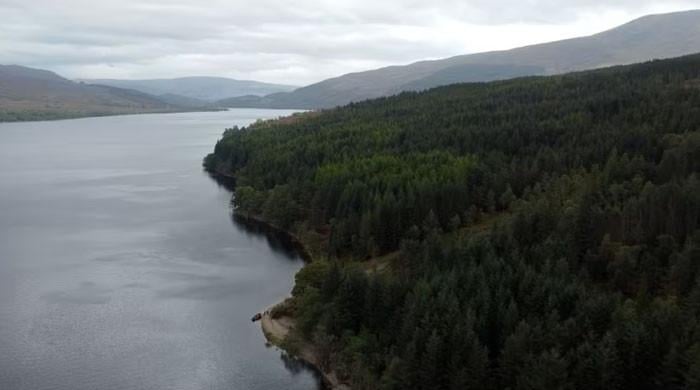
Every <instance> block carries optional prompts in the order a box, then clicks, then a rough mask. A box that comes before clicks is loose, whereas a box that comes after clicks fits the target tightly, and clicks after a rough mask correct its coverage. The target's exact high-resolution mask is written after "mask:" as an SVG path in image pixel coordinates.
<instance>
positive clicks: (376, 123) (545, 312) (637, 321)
mask: <svg viewBox="0 0 700 390" xmlns="http://www.w3.org/2000/svg"><path fill="white" fill-rule="evenodd" d="M204 163H205V166H206V167H207V168H208V169H210V170H212V171H218V172H222V173H226V174H231V175H234V176H235V177H236V179H237V184H238V187H237V191H236V196H235V199H234V202H235V206H236V208H237V210H238V212H239V213H242V214H249V215H253V216H256V217H258V218H262V219H265V220H267V221H269V222H270V223H273V224H275V225H277V226H281V227H283V228H285V229H288V230H290V231H292V232H294V233H296V234H297V236H299V237H302V239H303V240H306V241H307V243H311V242H314V247H315V248H314V249H315V250H314V251H313V253H316V256H315V259H314V262H312V263H311V264H310V265H307V266H306V267H305V268H304V270H302V271H301V272H300V273H299V274H298V275H297V281H296V286H295V288H294V291H293V299H292V300H291V301H290V302H288V303H287V304H286V305H285V307H284V308H282V309H279V310H277V312H282V314H289V315H292V316H293V317H294V318H295V319H296V321H297V327H296V334H294V335H293V336H291V337H290V338H289V340H287V342H288V345H290V346H293V345H294V340H307V341H311V342H313V343H314V344H315V345H316V350H317V351H318V354H319V356H320V358H319V361H320V362H321V365H322V366H324V367H333V368H334V369H335V370H336V372H337V374H338V375H339V376H340V377H341V378H345V380H347V381H349V382H351V383H352V384H353V388H355V389H494V390H495V389H630V390H632V389H634V390H639V389H642V390H643V389H697V388H700V387H699V386H700V178H699V177H698V174H699V173H700V172H699V171H700V56H690V57H685V58H679V59H673V60H665V61H656V62H651V63H645V64H640V65H633V66H626V67H617V68H611V69H604V70H598V71H590V72H584V73H574V74H569V75H564V76H553V77H533V78H524V79H517V80H512V81H501V82H492V83H487V84H466V85H456V86H449V87H442V88H437V89H433V90H430V91H426V92H423V93H404V94H401V95H399V96H396V97H391V98H383V99H378V100H373V101H367V102H363V103H359V104H352V105H349V106H347V107H343V108H339V109H334V110H329V111H325V112H322V113H307V114H301V115H297V116H295V117H292V118H287V119H285V120H282V121H269V122H262V123H257V124H255V125H252V126H250V127H248V128H244V129H231V130H228V131H227V132H226V133H225V134H224V136H223V138H222V139H221V140H220V141H219V142H218V143H217V145H216V148H215V150H214V153H213V154H212V155H210V156H208V157H207V158H206V159H205V162H204ZM307 237H308V238H307ZM310 238H313V241H312V240H311V239H310ZM319 253H320V254H319ZM384 255H388V256H384ZM379 262H383V264H380V265H381V266H379V265H378V263H379ZM367 264H371V266H368V265H367ZM277 312H276V315H279V313H277Z"/></svg>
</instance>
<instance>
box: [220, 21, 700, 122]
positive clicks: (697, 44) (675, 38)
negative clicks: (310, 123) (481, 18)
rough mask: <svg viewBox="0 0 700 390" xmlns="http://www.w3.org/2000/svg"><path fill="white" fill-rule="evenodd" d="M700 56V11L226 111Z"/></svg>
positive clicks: (359, 76)
mask: <svg viewBox="0 0 700 390" xmlns="http://www.w3.org/2000/svg"><path fill="white" fill-rule="evenodd" d="M697 52H700V10H695V11H686V12H677V13H671V14H661V15H651V16H646V17H642V18H640V19H636V20H634V21H632V22H630V23H627V24H624V25H622V26H619V27H617V28H614V29H612V30H608V31H605V32H602V33H599V34H595V35H592V36H588V37H582V38H575V39H568V40H563V41H557V42H551V43H545V44H539V45H533V46H527V47H522V48H517V49H513V50H506V51H495V52H487V53H479V54H471V55H462V56H457V57H452V58H448V59H443V60H437V61H422V62H417V63H414V64H410V65H406V66H392V67H387V68H382V69H377V70H372V71H367V72H360V73H352V74H347V75H344V76H341V77H337V78H333V79H329V80H325V81H322V82H320V83H316V84H313V85H310V86H307V87H304V88H300V89H297V90H295V91H293V92H291V93H277V94H273V95H268V96H265V97H263V98H256V97H252V96H246V97H241V98H234V99H227V100H224V101H221V102H220V104H222V105H225V106H227V107H270V108H304V109H315V108H328V107H334V106H340V105H343V104H347V103H350V102H353V101H360V100H365V99H370V98H376V97H381V96H387V95H393V94H396V93H399V92H402V91H410V90H423V89H428V88H432V87H437V86H441V85H447V84H453V83H460V82H479V81H494V80H500V79H509V78H513V77H520V76H526V75H553V74H561V73H566V72H571V71H578V70H587V69H596V68H602V67H607V66H612V65H626V64H633V63H638V62H643V61H647V60H651V59H663V58H672V57H678V56H682V55H686V54H693V53H697Z"/></svg>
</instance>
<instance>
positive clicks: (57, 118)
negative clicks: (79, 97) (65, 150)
mask: <svg viewBox="0 0 700 390" xmlns="http://www.w3.org/2000/svg"><path fill="white" fill-rule="evenodd" d="M221 111H228V109H227V108H212V109H202V110H199V109H186V110H162V111H161V110H156V111H143V112H116V113H108V112H105V113H91V114H85V115H83V114H76V115H70V114H69V115H57V116H53V117H47V118H37V119H18V120H0V124H6V123H41V122H58V121H70V120H77V119H95V118H109V117H117V116H136V115H160V114H188V113H199V112H221Z"/></svg>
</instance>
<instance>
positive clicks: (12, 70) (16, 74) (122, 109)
mask: <svg viewBox="0 0 700 390" xmlns="http://www.w3.org/2000/svg"><path fill="white" fill-rule="evenodd" d="M186 109H187V108H186V107H184V106H182V105H177V104H170V103H166V102H164V101H163V100H161V99H158V98H156V97H154V96H151V95H148V94H145V93H142V92H138V91H133V90H128V89H122V88H114V87H109V86H99V85H87V84H83V83H76V82H73V81H70V80H68V79H65V78H63V77H61V76H59V75H57V74H55V73H52V72H49V71H46V70H40V69H33V68H27V67H22V66H17V65H0V121H21V120H39V119H60V118H73V117H83V116H99V115H114V114H137V113H148V112H172V111H183V110H186Z"/></svg>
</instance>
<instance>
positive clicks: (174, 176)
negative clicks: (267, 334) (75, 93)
mask: <svg viewBox="0 0 700 390" xmlns="http://www.w3.org/2000/svg"><path fill="white" fill-rule="evenodd" d="M288 113H290V112H289V111H278V110H232V111H228V112H217V113H188V114H164V115H137V116H120V117H105V118H89V119H78V120H66V121H55V122H36V123H17V124H0V389H3V390H16V389H31V390H41V389H52V390H88V389H89V390H112V389H137V390H145V389H159V390H161V389H168V390H170V389H183V390H185V389H186V390H193V389H212V390H218V389H227V390H238V389H240V390H258V389H266V390H268V389H292V390H295V389H299V390H301V389H304V390H309V389H317V388H318V382H317V379H316V378H315V377H314V375H313V374H312V373H311V372H310V371H308V370H305V369H302V368H300V367H298V366H297V365H295V364H292V363H290V362H288V361H286V360H285V359H283V358H282V356H281V353H280V352H279V351H278V350H276V349H274V348H266V347H265V343H264V338H263V336H262V334H261V332H260V328H259V325H258V324H253V323H251V322H250V317H251V316H252V315H253V314H254V313H256V312H258V311H261V310H262V309H264V308H265V307H266V306H268V305H270V304H272V303H275V302H277V301H279V300H280V299H281V298H283V297H284V296H286V295H287V294H288V293H289V291H290V290H291V287H292V283H293V275H294V273H295V272H296V271H297V270H298V269H299V268H300V267H301V266H302V262H301V260H300V259H299V258H298V257H296V256H295V255H294V254H291V253H289V252H288V251H285V250H283V249H281V248H279V247H278V245H276V243H275V242H274V240H272V239H269V238H266V237H265V236H262V235H260V234H255V233H252V232H249V231H247V230H246V229H245V228H244V227H242V226H239V225H237V224H235V223H234V222H232V220H231V217H230V213H229V201H230V198H231V195H230V193H229V192H228V191H227V190H226V189H224V188H221V187H219V186H218V185H217V184H216V183H215V182H214V181H213V180H211V179H210V178H209V177H208V176H207V175H206V174H205V173H203V172H202V169H201V160H202V158H203V157H204V155H205V154H207V153H208V152H209V151H211V150H212V149H213V146H214V143H215V142H216V140H217V139H218V138H219V137H220V135H221V133H222V132H223V130H224V129H225V128H227V127H231V126H233V125H245V124H248V123H250V122H252V121H254V120H256V119H258V118H270V117H277V116H280V115H284V114H288Z"/></svg>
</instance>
